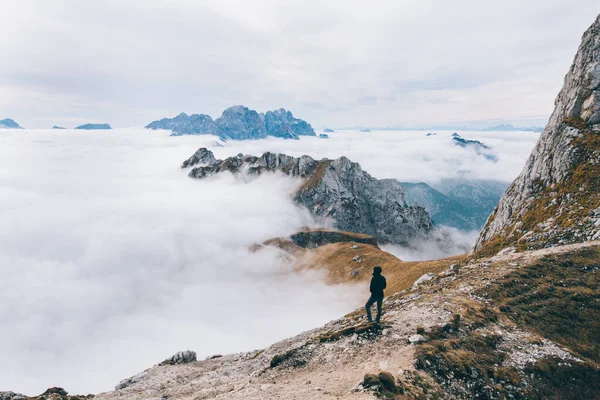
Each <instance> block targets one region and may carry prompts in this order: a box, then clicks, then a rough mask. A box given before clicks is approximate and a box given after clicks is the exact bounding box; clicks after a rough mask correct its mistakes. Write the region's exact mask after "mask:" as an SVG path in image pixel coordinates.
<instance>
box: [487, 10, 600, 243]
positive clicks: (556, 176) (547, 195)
mask: <svg viewBox="0 0 600 400" xmlns="http://www.w3.org/2000/svg"><path fill="white" fill-rule="evenodd" d="M597 238H600V16H599V17H598V18H596V21H595V22H594V23H593V24H592V26H591V27H590V28H589V29H588V30H587V31H586V32H585V33H584V35H583V38H582V42H581V45H580V47H579V50H578V51H577V54H576V55H575V59H574V61H573V64H572V66H571V68H570V69H569V71H568V73H567V75H566V76H565V80H564V85H563V88H562V90H561V91H560V93H559V94H558V96H557V98H556V100H555V109H554V112H553V113H552V116H551V117H550V120H549V122H548V125H547V126H546V128H545V129H544V131H543V133H542V134H541V136H540V139H539V141H538V143H537V145H536V147H535V148H534V150H533V152H532V154H531V156H530V157H529V160H528V161H527V164H526V165H525V168H524V169H523V171H522V172H521V174H520V175H519V176H518V177H517V179H516V180H515V181H514V182H513V183H512V185H511V186H510V187H509V188H508V190H507V191H506V193H505V194H504V196H503V197H502V199H501V200H500V203H499V204H498V206H497V207H496V209H495V210H494V212H493V213H492V215H491V216H490V218H489V219H488V221H487V223H486V226H485V227H484V229H483V231H482V232H481V235H480V237H479V240H478V242H477V245H476V252H478V253H480V254H493V253H494V252H497V251H499V250H501V249H503V248H507V247H513V248H517V249H520V250H524V249H537V248H543V247H549V246H554V245H558V244H567V243H577V242H583V241H586V240H592V239H597Z"/></svg>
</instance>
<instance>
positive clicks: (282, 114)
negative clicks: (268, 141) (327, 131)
mask: <svg viewBox="0 0 600 400" xmlns="http://www.w3.org/2000/svg"><path fill="white" fill-rule="evenodd" d="M264 119H265V127H266V129H267V134H268V135H269V136H276V137H281V138H284V139H298V138H299V137H300V136H316V134H315V131H314V130H313V128H312V127H311V126H310V124H309V123H308V122H306V121H303V120H301V119H298V118H294V116H293V115H292V113H291V112H290V111H286V110H284V109H283V108H280V109H279V110H275V111H267V112H266V113H265V116H264Z"/></svg>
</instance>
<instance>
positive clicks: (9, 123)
mask: <svg viewBox="0 0 600 400" xmlns="http://www.w3.org/2000/svg"><path fill="white" fill-rule="evenodd" d="M0 128H3V129H23V127H22V126H20V125H19V124H17V123H16V122H15V121H14V120H12V119H10V118H5V119H0Z"/></svg>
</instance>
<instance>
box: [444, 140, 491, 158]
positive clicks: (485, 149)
mask: <svg viewBox="0 0 600 400" xmlns="http://www.w3.org/2000/svg"><path fill="white" fill-rule="evenodd" d="M452 143H454V145H456V146H459V147H462V148H464V149H471V150H473V151H474V152H475V153H476V154H478V155H480V156H484V157H485V158H486V159H488V160H490V161H497V158H496V156H495V155H494V154H493V153H492V152H491V149H490V147H489V146H487V145H485V144H483V143H482V142H480V141H479V140H469V139H465V138H463V137H461V136H460V135H459V134H458V133H453V134H452Z"/></svg>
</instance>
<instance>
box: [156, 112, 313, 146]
mask: <svg viewBox="0 0 600 400" xmlns="http://www.w3.org/2000/svg"><path fill="white" fill-rule="evenodd" d="M146 128H148V129H166V130H170V131H172V132H173V133H172V135H173V136H180V135H216V136H220V137H221V138H223V139H233V140H246V139H264V138H266V137H267V136H274V137H280V138H284V139H299V137H300V136H316V134H315V131H314V130H313V128H312V127H311V126H310V124H309V123H308V122H306V121H304V120H301V119H299V118H295V117H294V116H293V115H292V113H291V111H287V110H284V109H283V108H280V109H278V110H274V111H267V112H266V113H265V114H262V113H258V112H256V111H254V110H251V109H249V108H248V107H244V106H233V107H229V108H228V109H226V110H225V111H223V114H222V115H221V116H220V117H219V118H217V119H216V120H213V119H212V118H211V117H210V116H209V115H206V114H192V115H187V114H185V113H181V114H179V115H178V116H176V117H174V118H163V119H161V120H158V121H153V122H151V123H149V124H148V125H146Z"/></svg>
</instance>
